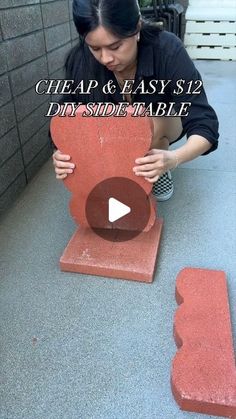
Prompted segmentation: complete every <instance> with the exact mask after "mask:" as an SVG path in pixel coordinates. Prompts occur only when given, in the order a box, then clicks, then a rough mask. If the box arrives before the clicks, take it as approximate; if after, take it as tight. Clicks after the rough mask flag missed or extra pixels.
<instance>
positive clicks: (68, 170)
mask: <svg viewBox="0 0 236 419" xmlns="http://www.w3.org/2000/svg"><path fill="white" fill-rule="evenodd" d="M55 172H56V174H57V175H62V174H64V173H73V169H65V168H64V167H63V168H61V169H59V168H58V167H55Z"/></svg>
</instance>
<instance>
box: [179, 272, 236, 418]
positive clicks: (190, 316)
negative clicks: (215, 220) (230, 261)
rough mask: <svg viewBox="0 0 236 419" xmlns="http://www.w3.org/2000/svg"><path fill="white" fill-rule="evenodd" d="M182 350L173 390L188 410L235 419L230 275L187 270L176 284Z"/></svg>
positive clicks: (234, 374)
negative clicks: (229, 292)
mask: <svg viewBox="0 0 236 419" xmlns="http://www.w3.org/2000/svg"><path fill="white" fill-rule="evenodd" d="M176 300H177V303H178V304H180V307H179V308H178V309H177V311H176V314H175V318H174V337H175V341H176V344H177V346H178V348H180V349H179V350H178V352H177V354H176V355H175V358H174V360H173V364H172V372H171V385H172V392H173V395H174V397H175V400H176V401H177V403H178V404H179V406H180V408H181V409H183V410H187V411H191V412H200V413H206V414H209V415H217V416H226V417H231V418H236V368H235V359H234V348H233V339H232V331H231V321H230V310H229V302H228V295H227V281H226V275H225V273H224V272H222V271H214V270H208V269H196V268H185V269H183V270H182V271H181V272H180V273H179V275H178V277H177V281H176Z"/></svg>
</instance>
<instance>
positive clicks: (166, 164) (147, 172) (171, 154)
mask: <svg viewBox="0 0 236 419" xmlns="http://www.w3.org/2000/svg"><path fill="white" fill-rule="evenodd" d="M135 163H136V164H137V166H135V167H134V168H133V171H134V173H135V175H136V176H143V177H144V178H145V179H146V180H147V181H148V182H150V183H154V182H156V181H157V180H158V179H159V177H160V176H161V175H163V173H165V172H166V171H167V170H170V169H173V168H175V167H176V166H177V159H176V154H175V151H169V150H159V149H156V148H154V149H152V150H149V152H148V153H147V154H146V156H145V157H140V158H138V159H136V160H135Z"/></svg>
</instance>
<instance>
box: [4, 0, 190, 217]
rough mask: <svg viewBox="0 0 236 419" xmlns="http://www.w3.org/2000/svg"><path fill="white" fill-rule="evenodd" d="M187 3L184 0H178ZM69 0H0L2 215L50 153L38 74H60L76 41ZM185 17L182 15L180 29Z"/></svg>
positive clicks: (45, 99)
mask: <svg viewBox="0 0 236 419" xmlns="http://www.w3.org/2000/svg"><path fill="white" fill-rule="evenodd" d="M179 2H180V3H181V4H183V5H184V7H185V10H186V8H187V4H188V0H179ZM71 5H72V0H0V121H1V123H0V215H1V214H2V213H4V212H5V211H6V209H7V208H8V207H9V206H10V205H11V203H12V202H14V200H15V199H16V198H17V196H18V195H19V194H20V192H21V191H22V190H23V189H24V188H25V186H26V185H27V183H28V182H29V181H30V179H31V178H32V177H33V176H34V174H35V173H36V172H37V171H38V169H39V168H40V167H41V166H42V165H43V163H44V162H45V161H46V160H47V159H48V158H49V157H50V156H51V154H52V149H51V145H50V142H49V139H48V127H49V120H48V118H46V117H44V114H45V113H46V110H47V107H48V101H49V100H55V96H54V97H53V98H49V97H47V96H44V95H42V96H40V95H37V94H36V93H35V84H36V82H37V81H38V80H40V79H47V78H50V79H60V78H63V77H64V72H63V64H64V60H65V55H66V54H67V52H68V51H69V49H70V48H71V46H73V45H74V43H76V42H77V41H76V39H77V32H76V30H75V27H74V24H73V21H72V13H71ZM184 27H185V20H184V21H183V31H184Z"/></svg>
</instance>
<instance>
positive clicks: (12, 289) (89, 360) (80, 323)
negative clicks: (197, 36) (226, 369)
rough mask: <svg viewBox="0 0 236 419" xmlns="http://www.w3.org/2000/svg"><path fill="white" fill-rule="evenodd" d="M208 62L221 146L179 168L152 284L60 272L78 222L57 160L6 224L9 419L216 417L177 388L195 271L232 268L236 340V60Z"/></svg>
mask: <svg viewBox="0 0 236 419" xmlns="http://www.w3.org/2000/svg"><path fill="white" fill-rule="evenodd" d="M196 66H197V67H198V68H199V69H200V71H201V74H202V76H203V79H204V81H205V87H206V91H207V94H208V97H209V100H210V102H211V103H212V105H213V106H214V107H215V109H216V111H217V113H218V116H219V119H220V132H221V138H220V146H219V149H218V151H216V152H214V153H212V154H210V155H209V156H205V157H200V158H199V159H197V160H195V161H193V162H190V163H187V164H184V165H182V166H181V167H179V168H178V169H177V170H176V171H175V172H174V182H175V193H174V196H173V197H172V198H171V200H170V201H168V202H165V203H161V204H160V205H159V215H161V216H162V217H164V231H163V236H162V241H161V248H160V254H159V258H158V267H157V271H156V276H155V279H154V282H153V283H152V284H143V283H136V282H129V281H122V280H116V279H106V278H101V277H92V276H84V275H79V274H71V273H62V272H60V270H59V267H58V261H59V257H60V255H61V254H62V252H63V250H64V248H65V246H66V244H67V242H68V240H69V239H70V237H71V235H72V233H73V232H74V229H75V226H74V223H73V221H72V219H71V218H70V216H69V213H68V201H69V192H68V191H67V190H65V188H64V186H63V184H62V183H61V182H59V181H56V179H55V176H54V172H53V168H52V165H51V162H48V163H47V164H45V166H44V167H42V169H41V170H40V172H39V173H38V175H37V176H36V177H35V178H34V179H33V180H32V182H31V183H30V184H29V185H28V187H27V188H26V190H25V191H24V193H23V194H22V195H21V197H20V199H18V201H17V202H16V203H15V205H13V207H12V208H11V209H10V210H9V211H8V213H7V214H6V215H5V216H4V218H3V219H2V224H1V228H0V234H1V237H0V243H1V256H0V257H1V282H0V287H1V289H0V299H1V300H0V317H1V322H0V323H1V353H0V357H1V358H0V363H1V397H0V404H1V409H0V410H1V413H0V418H1V419H23V418H24V419H188V418H189V419H190V418H194V419H200V418H203V417H204V416H203V415H201V414H197V413H187V412H183V411H180V409H179V407H178V405H177V404H176V403H175V401H174V399H173V397H172V393H171V389H170V368H171V362H172V359H173V357H174V355H175V353H176V346H175V342H174V340H173V336H172V328H173V316H174V313H175V310H176V308H177V305H176V303H175V297H174V292H175V279H176V275H177V274H178V272H179V271H180V270H181V269H182V268H183V267H187V266H191V267H201V268H210V269H219V270H223V271H225V272H226V274H227V279H228V290H229V300H230V305H231V314H232V323H233V333H234V337H235V336H236V308H235V307H236V258H235V255H236V219H235V214H236V188H235V185H236V141H235V132H236V122H235V121H236V118H235V114H236V103H235V93H236V92H235V90H236V83H235V77H236V71H235V70H236V64H235V63H233V62H217V61H211V62H207V61H197V62H196ZM213 327H214V325H213ZM234 342H235V340H234ZM210 417H211V416H207V415H205V418H210Z"/></svg>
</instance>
